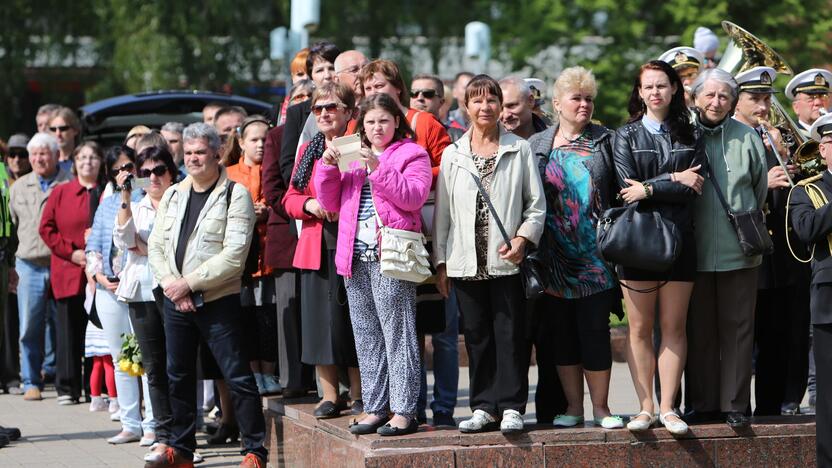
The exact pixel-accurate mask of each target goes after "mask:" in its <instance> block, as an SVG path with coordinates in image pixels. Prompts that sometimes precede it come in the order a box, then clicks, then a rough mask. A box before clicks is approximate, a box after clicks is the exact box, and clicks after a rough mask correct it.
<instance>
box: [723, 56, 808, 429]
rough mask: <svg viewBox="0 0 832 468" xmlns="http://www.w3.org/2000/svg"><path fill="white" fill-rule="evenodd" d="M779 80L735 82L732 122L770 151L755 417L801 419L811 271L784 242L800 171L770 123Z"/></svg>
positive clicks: (752, 73) (755, 71)
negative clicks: (768, 243) (770, 245)
mask: <svg viewBox="0 0 832 468" xmlns="http://www.w3.org/2000/svg"><path fill="white" fill-rule="evenodd" d="M776 77H777V73H776V72H775V71H774V69H773V68H769V67H754V68H752V69H750V70H747V71H745V72H742V73H740V74H738V75H737V76H736V80H737V84H738V85H739V98H738V99H737V107H736V109H735V111H734V119H736V120H737V121H739V122H742V123H744V124H746V125H748V126H749V127H751V128H753V129H754V130H756V131H757V133H758V134H759V135H760V138H762V141H763V145H765V147H766V165H767V167H768V194H767V195H766V204H765V207H764V212H765V213H766V226H768V229H769V233H770V234H771V237H772V241H773V242H774V252H773V253H772V254H770V255H764V256H763V263H762V265H760V269H759V276H758V280H757V281H758V283H757V306H756V318H755V320H754V338H755V342H756V345H757V364H756V368H755V369H756V373H755V376H756V378H755V392H756V403H757V405H756V408H755V409H754V415H755V416H773V415H780V414H784V415H793V414H797V413H798V412H799V409H800V401H801V400H802V399H803V394H804V392H805V391H806V378H807V374H808V366H809V362H808V360H809V354H808V353H809V334H808V333H807V332H806V328H807V327H808V326H809V270H808V268H807V266H806V265H805V264H803V263H801V262H799V261H797V260H795V258H794V257H793V256H792V254H791V253H790V250H789V249H790V246H789V245H788V244H787V241H786V235H787V234H788V233H787V231H786V224H785V220H786V200H787V199H788V194H789V190H788V189H789V187H790V186H791V183H790V181H791V180H793V179H794V178H795V177H796V172H797V167H796V166H795V165H793V164H788V161H789V157H790V155H791V154H790V150H789V148H788V147H787V145H785V144H784V143H783V138H782V135H781V132H780V129H778V128H776V127H773V126H772V125H771V123H769V115H770V112H771V96H772V94H774V93H775V90H774V88H773V87H772V83H773V82H774V79H775V78H776ZM796 244H800V242H799V241H798V240H797V239H795V238H792V239H791V247H795V249H797V248H798V246H797V245H796ZM801 252H802V250H801ZM798 255H800V253H798Z"/></svg>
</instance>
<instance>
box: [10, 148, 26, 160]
mask: <svg viewBox="0 0 832 468" xmlns="http://www.w3.org/2000/svg"><path fill="white" fill-rule="evenodd" d="M8 157H10V158H28V157H29V152H28V151H26V150H23V151H15V150H9V156H8Z"/></svg>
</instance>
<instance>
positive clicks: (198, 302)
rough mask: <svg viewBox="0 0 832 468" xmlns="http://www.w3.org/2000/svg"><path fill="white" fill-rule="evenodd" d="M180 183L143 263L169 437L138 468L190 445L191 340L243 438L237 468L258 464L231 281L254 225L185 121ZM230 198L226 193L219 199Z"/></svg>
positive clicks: (239, 190) (253, 397) (258, 419)
mask: <svg viewBox="0 0 832 468" xmlns="http://www.w3.org/2000/svg"><path fill="white" fill-rule="evenodd" d="M182 140H183V142H184V151H185V167H186V168H187V171H188V177H186V178H185V179H184V180H183V181H182V182H179V183H178V184H176V185H173V186H172V187H170V188H169V189H168V190H167V192H165V195H164V196H163V197H162V201H161V203H160V204H159V208H158V211H157V213H156V222H155V224H154V226H153V231H152V232H151V234H150V238H149V239H148V260H149V262H150V267H151V269H152V270H153V276H154V278H155V279H156V281H157V282H158V283H159V287H160V288H161V289H162V290H163V292H164V298H163V302H164V310H163V312H162V314H163V317H164V321H165V335H166V337H165V338H166V339H165V341H166V345H167V353H168V378H169V385H170V389H169V391H170V406H171V407H170V411H171V422H170V439H169V440H167V441H160V442H161V444H160V445H159V446H158V447H157V448H156V449H155V450H154V452H153V454H152V455H153V456H152V457H151V459H150V461H149V462H148V464H147V465H146V466H148V467H164V466H174V465H179V464H183V463H185V464H187V463H188V462H190V461H191V460H192V458H193V451H194V449H195V448H196V438H195V432H196V426H195V420H196V415H195V409H196V368H195V364H196V355H197V346H198V342H199V337H200V336H201V337H202V338H203V339H204V340H205V342H206V343H207V344H208V347H209V348H210V349H211V353H212V354H213V355H214V358H215V359H216V361H217V364H218V365H219V368H220V370H221V371H222V374H223V377H224V378H225V381H226V383H227V385H228V387H229V390H230V391H231V398H232V400H233V403H234V412H235V413H236V415H237V422H238V424H239V427H240V432H241V433H242V437H243V452H244V453H245V458H244V459H243V463H242V464H241V465H240V466H245V467H257V468H262V467H265V466H266V462H265V460H266V458H267V455H268V452H267V451H266V448H265V447H264V446H263V441H264V439H265V421H264V419H263V412H262V408H261V403H260V398H259V395H258V392H257V385H256V383H255V381H254V376H253V375H252V373H251V369H250V368H249V365H248V360H247V359H246V358H245V356H244V355H243V351H242V348H243V336H242V330H241V328H240V324H241V320H240V277H241V274H242V270H243V264H244V261H245V258H246V255H247V253H248V249H249V244H250V242H251V238H252V232H253V228H254V206H253V204H252V201H251V197H250V196H249V194H248V191H247V190H246V189H245V187H243V186H241V185H237V184H233V183H230V181H229V180H228V178H227V176H226V172H225V169H224V168H223V167H221V166H220V164H219V153H218V151H219V146H220V138H219V136H218V135H217V132H216V130H214V129H213V127H211V126H209V125H207V124H204V123H195V124H192V125H190V126H188V127H187V128H185V130H184V131H183V133H182ZM229 191H230V193H229Z"/></svg>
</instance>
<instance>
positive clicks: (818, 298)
mask: <svg viewBox="0 0 832 468" xmlns="http://www.w3.org/2000/svg"><path fill="white" fill-rule="evenodd" d="M809 132H810V135H811V137H812V139H814V140H816V141H818V142H819V143H820V146H819V151H820V154H821V156H822V157H823V159H824V160H825V161H826V166H827V168H832V115H825V116H822V117H820V118H819V119H818V120H816V121H815V123H814V124H812V127H811V128H810V130H809ZM830 199H832V171H831V170H825V171H823V173H822V174H821V175H818V176H815V177H811V178H808V179H805V180H803V181H801V182H800V183H799V186H798V187H796V188H795V189H794V190H793V191H792V193H791V200H790V201H789V210H790V213H789V218H790V221H791V225H792V228H793V229H794V232H795V233H796V234H797V236H798V237H799V238H800V240H802V241H803V242H805V243H806V244H808V245H810V246H811V252H812V257H813V259H812V281H811V286H810V294H811V307H810V310H811V317H812V329H813V333H814V355H815V363H816V365H817V406H816V408H817V409H816V411H817V413H816V414H817V416H816V418H815V422H816V427H817V429H816V430H817V433H816V440H817V466H820V467H830V466H832V205H830V204H829V200H830Z"/></svg>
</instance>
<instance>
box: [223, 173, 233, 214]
mask: <svg viewBox="0 0 832 468" xmlns="http://www.w3.org/2000/svg"><path fill="white" fill-rule="evenodd" d="M234 185H236V182H234V181H233V180H231V179H228V185H226V187H225V209H226V211H228V207H230V206H231V195H233V194H234Z"/></svg>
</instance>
